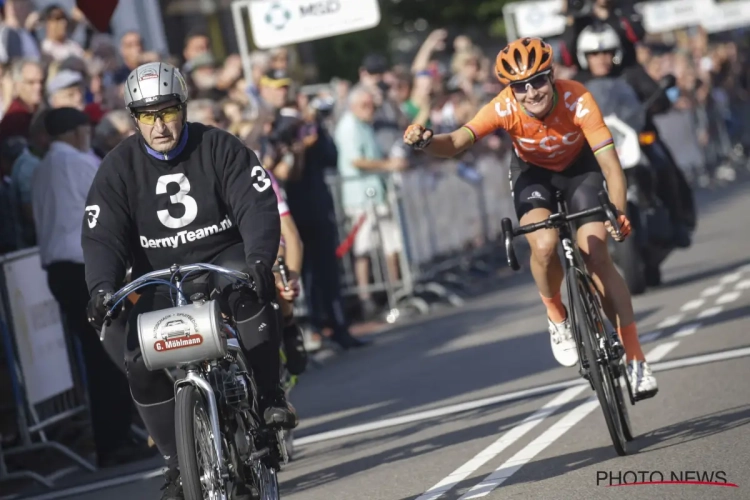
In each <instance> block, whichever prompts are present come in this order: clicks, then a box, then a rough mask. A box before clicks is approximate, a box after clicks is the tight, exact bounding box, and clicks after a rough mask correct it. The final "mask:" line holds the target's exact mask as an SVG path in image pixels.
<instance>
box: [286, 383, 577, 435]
mask: <svg viewBox="0 0 750 500" xmlns="http://www.w3.org/2000/svg"><path fill="white" fill-rule="evenodd" d="M584 383H585V384H588V382H586V381H585V380H583V379H581V378H576V379H572V380H567V381H564V382H555V383H554V384H547V385H542V386H538V387H532V388H530V389H523V390H520V391H514V392H509V393H506V394H500V395H498V396H492V397H489V398H483V399H478V400H475V401H468V402H466V403H458V404H455V405H450V406H445V407H443V408H435V409H433V410H426V411H423V412H417V413H412V414H409V415H402V416H400V417H393V418H387V419H384V420H378V421H375V422H368V423H366V424H359V425H354V426H351V427H344V428H342V429H336V430H333V431H327V432H321V433H320V434H313V435H311V436H305V437H303V438H299V439H295V440H294V445H295V446H305V445H308V444H313V443H318V442H320V441H329V440H331V439H338V438H342V437H347V436H353V435H355V434H362V433H365V432H370V431H377V430H381V429H387V428H388V427H395V426H398V425H404V424H411V423H414V422H421V421H423V420H429V419H433V418H437V417H444V416H446V415H453V414H455V413H463V412H466V411H470V410H476V409H478V408H484V407H486V406H492V405H496V404H500V403H507V402H509V401H515V400H517V399H524V398H528V397H532V396H539V395H542V394H547V393H550V392H558V391H560V390H563V389H567V388H569V387H575V386H577V385H583V384H584Z"/></svg>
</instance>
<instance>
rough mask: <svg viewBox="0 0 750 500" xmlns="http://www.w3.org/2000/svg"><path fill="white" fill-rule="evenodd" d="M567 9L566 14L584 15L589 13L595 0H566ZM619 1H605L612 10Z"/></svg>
mask: <svg viewBox="0 0 750 500" xmlns="http://www.w3.org/2000/svg"><path fill="white" fill-rule="evenodd" d="M567 2H568V11H567V14H568V15H569V16H573V17H586V16H589V15H591V11H592V9H593V8H594V3H596V0H567ZM619 4H620V2H619V1H618V0H609V1H608V2H606V6H607V9H609V11H610V12H613V11H614V10H615V8H617V7H619Z"/></svg>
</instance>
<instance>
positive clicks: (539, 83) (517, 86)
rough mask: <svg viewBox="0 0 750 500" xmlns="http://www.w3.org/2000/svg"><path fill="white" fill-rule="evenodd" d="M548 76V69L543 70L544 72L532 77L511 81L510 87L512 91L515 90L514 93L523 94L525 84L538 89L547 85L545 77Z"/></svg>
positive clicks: (547, 81)
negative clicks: (521, 80)
mask: <svg viewBox="0 0 750 500" xmlns="http://www.w3.org/2000/svg"><path fill="white" fill-rule="evenodd" d="M548 76H549V71H545V72H544V73H539V74H538V75H536V76H534V77H533V78H529V79H528V80H524V81H523V82H515V83H511V84H510V88H511V89H513V92H515V93H516V94H525V93H526V92H527V90H526V89H527V85H531V86H532V87H533V88H534V90H539V89H541V88H543V87H544V86H545V85H547V83H549V79H548V78H547V77H548Z"/></svg>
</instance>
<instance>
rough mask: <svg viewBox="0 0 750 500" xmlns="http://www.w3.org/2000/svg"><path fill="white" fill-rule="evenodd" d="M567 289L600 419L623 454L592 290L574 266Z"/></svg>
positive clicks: (618, 419) (611, 382) (613, 443)
mask: <svg viewBox="0 0 750 500" xmlns="http://www.w3.org/2000/svg"><path fill="white" fill-rule="evenodd" d="M567 280H568V290H570V292H571V293H570V295H571V296H570V301H571V302H572V303H573V311H574V313H573V320H574V321H573V323H574V324H573V327H574V328H576V329H577V330H578V333H579V337H580V338H581V340H582V341H583V354H584V358H585V360H586V361H587V362H588V373H589V378H590V380H591V384H592V385H593V386H594V391H595V392H596V397H597V398H598V399H599V405H600V406H601V408H602V413H604V421H605V422H606V424H607V429H608V430H609V435H610V437H611V438H612V445H613V446H614V447H615V451H616V452H617V454H618V455H620V456H623V455H627V440H626V439H625V435H624V432H623V429H622V420H621V417H620V410H619V405H618V400H617V399H618V398H617V396H616V394H615V385H614V381H613V379H612V373H611V371H610V368H609V364H608V362H607V361H606V360H603V361H602V362H600V358H604V357H605V356H604V353H603V352H602V350H601V349H600V348H599V335H597V330H598V328H597V327H595V325H597V323H600V324H601V321H598V320H597V318H596V317H595V312H594V310H593V308H594V305H593V302H592V301H591V300H588V294H590V293H592V292H591V288H590V286H589V284H588V283H587V280H586V278H585V277H584V276H583V275H582V274H581V272H580V271H579V270H577V269H575V268H572V269H570V271H569V272H568V276H567Z"/></svg>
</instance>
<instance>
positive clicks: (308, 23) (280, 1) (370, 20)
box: [241, 0, 429, 49]
mask: <svg viewBox="0 0 750 500" xmlns="http://www.w3.org/2000/svg"><path fill="white" fill-rule="evenodd" d="M241 3H243V4H247V5H248V6H249V9H250V24H251V26H252V32H253V40H254V41H255V45H256V46H257V47H258V48H260V49H270V48H274V47H280V46H282V45H290V44H293V43H299V42H305V41H309V40H318V39H320V38H327V37H330V36H334V35H341V34H343V33H351V32H354V31H361V30H366V29H369V28H374V27H375V26H377V25H378V24H379V23H380V7H379V6H378V0H252V1H250V2H241ZM425 8H429V2H427V3H425Z"/></svg>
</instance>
